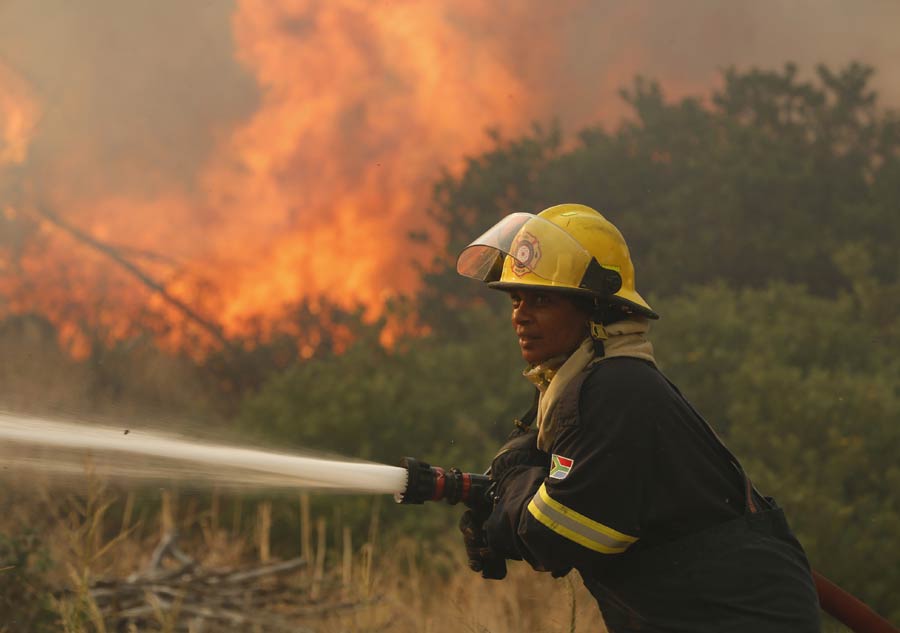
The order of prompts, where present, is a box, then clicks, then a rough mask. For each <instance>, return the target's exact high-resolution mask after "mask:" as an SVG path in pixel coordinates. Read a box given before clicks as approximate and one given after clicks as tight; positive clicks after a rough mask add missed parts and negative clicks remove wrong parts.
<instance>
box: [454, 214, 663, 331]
mask: <svg viewBox="0 0 900 633" xmlns="http://www.w3.org/2000/svg"><path fill="white" fill-rule="evenodd" d="M456 270H457V272H459V273H460V274H461V275H464V276H466V277H472V278H473V279H478V280H480V281H484V282H487V284H488V286H490V287H491V288H496V289H499V290H510V289H512V288H517V287H518V288H523V287H524V288H545V289H553V290H560V291H565V292H572V293H576V294H582V295H588V296H593V297H598V298H601V299H608V300H611V301H612V302H613V303H618V304H620V305H624V306H627V307H629V308H632V309H633V310H635V311H636V312H639V313H641V314H643V315H644V316H647V317H649V318H651V319H658V318H659V315H657V314H656V312H654V311H653V308H651V307H650V305H649V304H648V303H647V302H646V301H645V300H644V298H643V297H641V295H639V294H638V292H637V290H635V287H634V265H633V264H632V263H631V255H630V254H629V252H628V246H627V245H626V244H625V238H623V237H622V234H621V233H620V232H619V230H618V229H617V228H616V227H615V226H613V224H612V223H611V222H610V221H609V220H607V219H606V218H604V217H603V216H602V215H600V213H598V212H597V211H595V210H594V209H592V208H590V207H587V206H585V205H583V204H559V205H556V206H554V207H550V208H549V209H545V210H543V211H541V212H540V213H539V214H538V215H533V214H531V213H513V214H511V215H508V216H506V217H505V218H503V219H502V220H500V222H498V223H497V224H495V225H494V226H493V227H491V228H490V229H488V230H487V231H486V232H485V233H484V234H483V235H482V236H481V237H479V238H478V239H476V240H475V241H474V242H472V243H471V244H469V245H468V246H467V247H466V248H464V249H463V251H462V252H461V253H460V254H459V258H458V260H457V262H456Z"/></svg>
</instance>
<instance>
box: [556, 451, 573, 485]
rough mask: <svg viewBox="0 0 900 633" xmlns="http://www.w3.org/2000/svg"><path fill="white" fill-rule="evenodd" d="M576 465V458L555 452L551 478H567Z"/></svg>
mask: <svg viewBox="0 0 900 633" xmlns="http://www.w3.org/2000/svg"><path fill="white" fill-rule="evenodd" d="M574 465H575V460H574V459H569V458H568V457H563V456H562V455H557V454H555V453H554V454H553V458H552V460H551V464H550V479H565V478H566V477H568V476H569V471H570V470H572V466H574Z"/></svg>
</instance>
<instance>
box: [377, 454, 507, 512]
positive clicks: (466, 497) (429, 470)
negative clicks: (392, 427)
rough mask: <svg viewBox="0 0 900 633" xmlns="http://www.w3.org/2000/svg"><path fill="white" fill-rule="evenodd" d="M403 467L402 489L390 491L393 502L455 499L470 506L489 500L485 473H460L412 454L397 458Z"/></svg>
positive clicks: (488, 481) (477, 505)
mask: <svg viewBox="0 0 900 633" xmlns="http://www.w3.org/2000/svg"><path fill="white" fill-rule="evenodd" d="M400 466H401V467H402V468H405V469H406V472H407V478H406V490H404V491H403V492H401V493H398V494H396V495H394V499H395V500H396V501H397V503H407V504H408V503H425V502H426V501H441V500H443V501H446V502H447V503H449V504H451V505H454V504H457V503H459V502H462V503H463V504H465V505H467V506H468V507H470V508H482V507H485V506H488V505H493V504H492V499H491V489H490V487H491V480H490V478H488V476H487V475H476V474H474V473H464V472H462V471H461V470H459V469H458V468H451V469H450V470H448V471H445V470H444V469H443V468H439V467H437V466H431V465H429V464H426V463H425V462H422V461H419V460H417V459H414V458H412V457H404V458H403V459H401V460H400Z"/></svg>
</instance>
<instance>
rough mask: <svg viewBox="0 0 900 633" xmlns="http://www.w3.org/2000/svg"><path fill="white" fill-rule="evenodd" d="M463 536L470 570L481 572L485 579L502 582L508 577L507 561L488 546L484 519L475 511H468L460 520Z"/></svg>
mask: <svg viewBox="0 0 900 633" xmlns="http://www.w3.org/2000/svg"><path fill="white" fill-rule="evenodd" d="M459 531H460V532H462V534H463V542H464V543H465V545H466V556H467V557H468V558H469V569H471V570H472V571H479V572H481V575H482V577H483V578H491V579H495V580H501V579H503V578H505V577H506V561H505V560H504V559H503V558H502V557H500V556H498V555H497V554H496V553H495V552H494V551H493V550H491V548H490V547H488V544H487V538H486V537H485V534H484V525H483V519H482V518H481V517H480V516H479V515H478V513H476V512H475V511H474V510H466V511H465V512H464V513H463V515H462V518H460V520H459Z"/></svg>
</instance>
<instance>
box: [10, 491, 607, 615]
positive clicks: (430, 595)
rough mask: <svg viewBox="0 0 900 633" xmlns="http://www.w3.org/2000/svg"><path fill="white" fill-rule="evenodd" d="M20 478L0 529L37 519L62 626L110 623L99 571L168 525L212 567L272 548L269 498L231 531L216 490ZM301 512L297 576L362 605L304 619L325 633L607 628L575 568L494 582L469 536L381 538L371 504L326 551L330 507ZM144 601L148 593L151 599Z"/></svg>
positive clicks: (124, 563) (123, 568)
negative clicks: (361, 524) (467, 549)
mask: <svg viewBox="0 0 900 633" xmlns="http://www.w3.org/2000/svg"><path fill="white" fill-rule="evenodd" d="M19 483H20V485H19V486H13V487H10V488H8V489H7V491H6V492H5V493H4V495H5V497H6V498H5V499H3V501H4V503H5V506H6V507H7V508H10V512H8V513H7V514H6V515H5V516H3V517H0V532H2V533H6V534H9V533H13V532H15V531H16V530H19V531H21V530H22V529H24V527H25V526H30V527H31V528H33V530H34V531H35V532H36V533H38V535H39V537H40V541H41V542H42V543H43V544H44V546H45V548H46V549H47V554H49V557H50V559H51V560H52V561H54V565H53V566H52V567H51V568H50V569H48V570H46V572H45V580H46V581H47V583H48V586H50V587H52V588H53V589H54V593H55V597H54V598H53V599H52V603H51V608H52V609H53V611H54V613H55V618H56V620H57V623H58V625H57V627H56V628H53V629H49V630H58V631H61V632H64V633H95V632H96V633H106V631H107V630H108V629H107V624H106V622H105V620H104V618H103V614H102V613H101V612H100V610H99V609H98V607H97V605H96V604H95V603H94V602H93V600H92V599H91V597H90V594H89V591H88V590H89V588H90V586H91V583H92V582H94V581H96V580H97V579H100V578H106V579H108V578H122V579H124V578H126V577H127V576H128V575H129V574H131V573H133V572H135V571H138V570H141V569H142V568H143V567H144V566H145V565H146V564H147V561H148V559H149V558H150V554H151V552H152V551H153V548H154V546H155V545H156V544H157V542H158V540H159V537H160V534H161V533H162V532H163V531H164V530H166V529H170V528H171V527H175V528H177V529H178V530H179V531H180V532H181V533H183V534H184V535H187V536H186V537H185V538H183V540H182V544H181V545H182V549H184V550H185V551H187V552H189V553H190V554H191V555H192V556H193V557H194V558H195V559H196V560H198V561H199V562H200V563H201V564H202V565H203V566H204V567H206V568H210V569H215V568H223V567H234V566H239V565H241V564H247V563H253V562H259V561H260V560H261V559H265V558H272V553H271V551H270V544H269V540H268V537H269V535H268V530H269V529H270V527H271V513H272V507H271V504H270V503H268V502H261V503H258V504H255V505H254V506H253V507H248V506H250V505H251V504H249V503H247V504H244V506H243V509H242V510H240V511H241V512H244V513H247V512H252V513H254V514H255V515H256V516H255V521H254V523H255V529H252V530H248V531H247V533H240V532H238V533H234V532H233V531H232V529H231V528H233V527H234V525H232V522H231V521H229V520H228V519H229V517H222V516H219V514H220V511H219V500H218V497H214V498H213V501H212V502H211V503H209V507H206V508H202V509H201V508H198V507H197V504H196V500H194V501H193V502H192V501H191V500H190V499H188V500H184V501H181V502H180V501H179V500H178V498H177V497H176V496H174V495H172V494H170V493H168V492H163V493H161V494H162V503H160V506H159V507H160V512H159V513H158V514H156V515H153V516H149V517H148V516H144V517H143V519H136V518H135V516H134V514H135V512H134V497H133V496H132V495H127V494H125V495H123V494H117V493H113V492H111V491H110V490H109V488H108V487H107V486H106V484H104V483H103V482H102V481H99V480H97V479H96V478H90V477H88V478H87V479H86V483H85V485H84V487H83V488H82V489H80V490H78V491H76V492H73V491H71V490H68V491H65V490H60V489H56V488H53V487H50V486H49V485H48V484H46V483H39V482H35V481H33V480H30V481H28V482H27V483H26V482H24V481H20V482H19ZM302 505H305V507H304V508H302V509H301V506H302ZM297 512H298V513H300V514H301V515H303V516H304V518H305V521H306V523H305V524H304V526H303V529H302V531H303V534H298V535H297V539H296V543H297V546H298V550H299V548H300V546H301V545H300V544H301V542H302V543H303V544H304V545H303V546H304V547H305V548H309V549H308V550H307V552H308V553H307V556H308V558H309V559H310V561H311V563H312V564H311V565H310V566H309V568H308V569H309V571H308V573H309V574H311V575H312V576H313V577H312V578H309V579H307V580H308V582H306V583H304V584H303V585H302V587H303V588H300V587H301V585H299V584H298V591H313V592H317V591H318V592H322V593H326V592H332V594H334V592H338V594H339V595H338V594H334V595H337V597H338V598H340V599H341V600H343V601H348V600H349V601H357V602H359V604H360V606H359V607H358V608H356V609H352V610H348V611H341V612H336V613H334V614H332V615H328V616H326V617H322V618H317V619H316V620H315V621H314V622H310V621H304V622H297V626H298V627H301V626H302V627H307V628H309V629H311V630H313V631H316V632H317V633H346V632H350V631H354V632H355V631H359V632H372V633H374V632H376V631H388V630H389V631H391V632H392V633H405V632H407V631H408V632H409V633H444V632H447V633H450V632H453V633H458V632H461V631H462V632H466V631H468V632H472V633H512V632H516V633H519V632H522V631H533V632H547V633H566V632H571V631H603V630H605V629H603V627H602V623H601V619H600V615H599V613H598V611H597V607H596V603H595V602H594V600H593V599H592V598H591V597H590V595H589V594H588V593H587V592H586V591H585V590H584V588H583V587H582V586H581V582H580V579H577V574H573V575H572V576H573V578H566V579H558V580H554V579H552V578H550V577H549V575H547V574H538V573H536V572H534V571H532V570H531V569H530V568H529V567H528V566H527V565H525V564H521V563H513V564H512V565H511V566H510V570H509V576H508V577H507V579H505V580H504V581H487V580H484V579H482V578H481V577H480V576H479V575H478V574H475V573H473V572H470V571H469V570H468V569H467V568H466V567H465V558H464V555H463V552H462V546H461V544H459V547H453V545H456V544H457V539H456V535H455V534H449V535H448V541H450V544H449V545H448V546H446V547H444V546H438V545H434V544H429V543H423V542H419V541H417V540H416V539H415V538H411V537H409V538H404V539H403V540H401V541H399V542H385V539H384V537H383V536H382V535H381V534H379V527H378V520H377V516H378V515H377V513H373V520H372V524H371V526H370V530H369V534H368V537H367V540H366V542H365V543H361V544H360V545H359V546H358V547H354V546H353V545H352V543H351V542H350V531H349V529H342V528H341V527H340V526H338V530H337V532H336V533H337V534H342V535H343V537H342V539H341V541H342V542H340V543H332V544H330V545H329V546H328V547H330V549H329V550H328V551H325V549H324V547H325V545H324V544H325V542H326V539H325V534H326V532H327V533H329V534H330V533H332V531H333V530H332V528H333V527H334V526H328V525H327V522H326V521H325V519H324V518H322V517H316V516H309V511H308V504H305V503H304V504H301V503H297ZM297 553H299V552H297ZM295 555H296V554H295ZM310 587H311V589H310ZM334 595H333V596H332V597H334ZM326 597H327V596H326ZM148 601H150V602H151V603H152V597H148ZM157 620H158V625H157V627H156V628H154V629H153V630H156V631H177V630H188V629H187V628H186V626H187V625H186V624H185V623H184V622H181V621H179V614H178V610H177V605H176V607H175V608H173V609H172V610H168V611H167V610H165V609H162V608H159V609H158V615H157ZM179 626H180V627H181V628H179ZM18 630H19V629H16V628H8V627H7V628H6V629H4V628H3V627H2V626H0V631H5V632H8V633H16V632H17V631H18ZM21 630H23V631H24V630H29V629H27V628H25V629H21ZM206 630H210V629H206ZM216 630H224V629H216Z"/></svg>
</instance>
